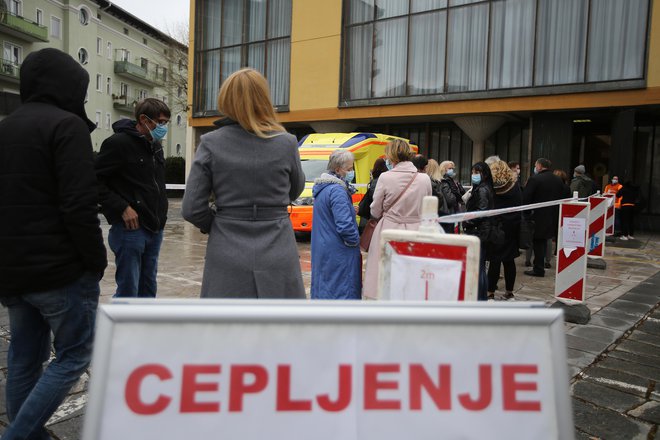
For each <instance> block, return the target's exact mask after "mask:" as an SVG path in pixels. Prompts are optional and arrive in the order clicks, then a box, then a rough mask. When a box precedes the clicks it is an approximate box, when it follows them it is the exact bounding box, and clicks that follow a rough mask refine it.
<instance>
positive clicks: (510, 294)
mask: <svg viewBox="0 0 660 440" xmlns="http://www.w3.org/2000/svg"><path fill="white" fill-rule="evenodd" d="M502 298H503V299H504V300H505V301H506V300H509V299H514V298H515V297H514V296H513V292H507V293H505V294H504V296H503V297H502Z"/></svg>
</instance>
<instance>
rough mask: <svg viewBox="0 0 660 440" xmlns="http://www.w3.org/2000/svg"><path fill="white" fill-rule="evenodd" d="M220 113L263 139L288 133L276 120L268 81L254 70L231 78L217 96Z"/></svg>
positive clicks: (244, 71) (248, 70)
mask: <svg viewBox="0 0 660 440" xmlns="http://www.w3.org/2000/svg"><path fill="white" fill-rule="evenodd" d="M218 110H219V111H220V113H222V114H223V115H225V116H227V117H229V118H231V119H233V120H235V121H236V122H238V123H239V124H240V125H241V127H243V128H244V129H245V130H246V131H249V132H250V133H254V134H255V135H257V136H259V137H260V138H269V137H273V136H276V135H277V133H275V134H272V132H283V131H285V130H284V127H282V125H281V124H280V123H279V122H277V118H276V117H275V110H273V103H272V102H271V100H270V89H269V87H268V81H266V78H264V76H263V75H262V74H260V73H259V72H257V71H256V70H254V69H249V68H247V69H241V70H237V71H236V72H234V73H232V74H231V75H229V77H228V78H227V79H226V80H225V81H224V82H223V83H222V87H220V93H218ZM267 133H270V134H267Z"/></svg>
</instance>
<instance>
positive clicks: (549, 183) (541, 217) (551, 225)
mask: <svg viewBox="0 0 660 440" xmlns="http://www.w3.org/2000/svg"><path fill="white" fill-rule="evenodd" d="M551 166H552V163H551V162H550V161H549V160H548V159H543V158H540V159H538V160H537V161H536V163H535V164H534V175H533V176H532V177H530V178H529V180H528V181H527V185H526V186H525V190H524V191H523V204H525V205H528V204H531V203H541V202H548V201H550V200H559V199H563V198H568V197H570V194H569V193H568V192H567V191H566V186H565V185H564V184H563V183H562V181H561V179H560V178H559V177H558V176H555V175H554V174H552V172H551V171H550V167H551ZM558 218H559V207H558V206H550V207H548V208H541V209H535V210H534V211H533V213H532V220H534V268H533V269H532V270H528V271H525V274H526V275H531V276H535V277H542V276H545V268H544V257H545V254H546V251H547V244H546V243H547V240H548V239H550V238H552V237H554V236H555V235H556V234H557V222H558Z"/></svg>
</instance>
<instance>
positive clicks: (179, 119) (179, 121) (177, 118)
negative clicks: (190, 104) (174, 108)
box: [176, 115, 183, 127]
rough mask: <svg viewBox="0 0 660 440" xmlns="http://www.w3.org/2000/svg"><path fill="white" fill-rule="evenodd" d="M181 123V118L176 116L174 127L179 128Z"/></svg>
mask: <svg viewBox="0 0 660 440" xmlns="http://www.w3.org/2000/svg"><path fill="white" fill-rule="evenodd" d="M182 121H183V118H182V117H181V115H176V125H178V126H179V127H180V126H181V122H182Z"/></svg>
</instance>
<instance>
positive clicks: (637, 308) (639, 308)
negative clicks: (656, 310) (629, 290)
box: [608, 299, 650, 317]
mask: <svg viewBox="0 0 660 440" xmlns="http://www.w3.org/2000/svg"><path fill="white" fill-rule="evenodd" d="M608 307H612V308H614V309H618V310H623V311H624V312H627V313H630V314H637V315H639V316H640V317H641V316H644V315H646V314H647V313H648V312H649V309H650V307H649V306H647V305H646V304H638V303H636V302H632V301H626V300H623V299H617V300H616V301H612V303H611V304H610V305H609V306H608Z"/></svg>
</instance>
